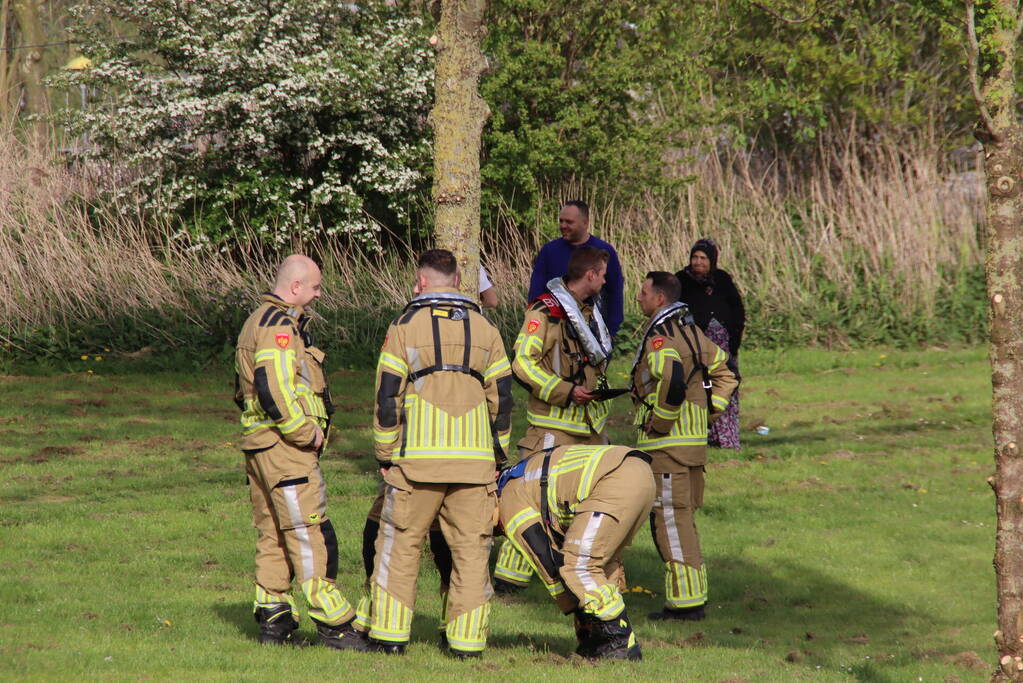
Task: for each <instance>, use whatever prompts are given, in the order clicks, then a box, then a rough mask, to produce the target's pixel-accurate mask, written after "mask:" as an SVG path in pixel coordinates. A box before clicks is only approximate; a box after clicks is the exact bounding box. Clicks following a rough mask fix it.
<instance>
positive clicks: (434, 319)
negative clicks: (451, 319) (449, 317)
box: [408, 304, 485, 385]
mask: <svg viewBox="0 0 1023 683" xmlns="http://www.w3.org/2000/svg"><path fill="white" fill-rule="evenodd" d="M425 307H426V306H425V304H424V305H422V308H425ZM436 308H437V306H436V305H431V306H430V322H431V324H432V327H433V358H434V364H433V365H431V366H430V367H427V368H423V369H421V370H416V371H415V372H410V373H409V375H408V380H409V381H410V382H415V381H416V380H420V379H422V378H423V377H426V376H427V375H432V374H433V373H435V372H460V373H462V374H465V375H469V376H470V377H472V378H473V379H475V380H476V381H477V382H479V383H480V384H481V385H483V384H484V383H485V380H484V379H483V374H482V373H480V372H479V371H478V370H476V369H474V368H471V367H469V357H470V354H471V352H472V327H471V321H470V320H469V315H468V313H466V312H465V311H464V310H463V309H460V308H456V309H455V310H459V311H461V313H462V315H461V319H462V330H463V332H464V334H465V347H464V349H465V350H464V351H463V353H462V364H461V365H454V364H452V363H445V362H443V357H442V353H443V352H442V347H441V343H440V318H441V317H442V316H438V315H434V310H435V309H436Z"/></svg>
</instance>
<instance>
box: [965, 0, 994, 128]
mask: <svg viewBox="0 0 1023 683" xmlns="http://www.w3.org/2000/svg"><path fill="white" fill-rule="evenodd" d="M965 5H966V45H965V46H964V47H963V49H964V50H965V51H966V61H967V64H968V66H969V69H968V71H969V74H970V88H972V89H973V99H975V100H976V101H977V110H978V111H979V112H980V118H981V120H982V121H983V122H984V126H985V127H987V131H988V133H989V134H991V136H992V137H997V136H996V135H995V131H996V128H995V120H994V119H993V118H992V117H991V112H990V110H988V108H987V102H985V101H984V94H983V93H982V92H981V87H980V44H979V43H978V42H977V26H976V22H975V17H974V8H973V0H966V2H965Z"/></svg>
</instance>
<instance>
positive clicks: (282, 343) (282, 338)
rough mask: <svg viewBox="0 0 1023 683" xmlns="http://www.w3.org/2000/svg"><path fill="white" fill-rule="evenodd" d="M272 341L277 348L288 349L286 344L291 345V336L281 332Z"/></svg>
mask: <svg viewBox="0 0 1023 683" xmlns="http://www.w3.org/2000/svg"><path fill="white" fill-rule="evenodd" d="M274 341H276V342H277V346H279V347H281V348H282V349H286V348H288V344H290V343H291V335H290V334H285V333H284V332H281V333H280V334H278V335H277V336H275V337H274Z"/></svg>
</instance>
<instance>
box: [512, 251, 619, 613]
mask: <svg viewBox="0 0 1023 683" xmlns="http://www.w3.org/2000/svg"><path fill="white" fill-rule="evenodd" d="M609 257H610V255H609V254H608V252H606V251H604V250H603V249H597V248H595V247H587V246H582V247H577V248H576V249H575V251H573V252H572V256H571V257H570V258H569V260H568V273H567V275H565V277H564V278H554V279H553V280H551V281H550V282H548V283H547V288H546V290H545V291H544V292H543V293H542V294H541V295H540V296H539V297H538V298H537V299H536V300H535V301H534V302H533V303H532V305H530V306H529V308H527V309H526V316H525V321H524V322H523V323H522V329H521V330H520V331H519V335H518V339H517V340H516V342H515V360H514V362H513V363H512V372H513V373H514V374H515V379H516V380H517V381H518V382H519V383H520V384H522V385H523V386H524V387H525V388H526V390H527V391H529V402H528V404H527V406H526V419H527V421H528V423H529V427H528V428H527V430H526V435H525V436H524V437H523V438H522V439H521V440H520V441H519V444H518V445H519V457H523V458H524V457H528V456H529V455H530V454H532V453H535V452H537V451H539V450H542V449H546V448H551V447H553V446H563V445H575V444H606V443H607V436H606V435H605V425H606V423H607V415H608V406H607V404H606V403H604V402H603V401H597V400H595V399H596V396H595V395H594V394H593V393H592V392H593V391H594V390H595V389H597V388H598V387H599V386H600V385H602V384H606V379H605V378H604V372H605V371H606V369H607V363H608V360H609V358H610V356H611V335H610V333H609V332H608V329H607V326H606V325H605V324H604V319H603V318H602V317H601V315H600V311H599V310H598V309H597V308H596V307H595V306H594V298H595V297H596V296H597V295H598V294H599V293H600V290H601V288H602V287H603V286H604V277H605V275H606V274H607V263H608V258H609ZM532 575H533V570H532V568H531V567H530V565H529V563H528V562H527V561H526V559H525V558H524V557H523V556H522V555H520V554H519V553H517V552H516V551H515V549H514V546H512V545H511V544H510V543H504V544H502V546H501V550H500V552H499V553H498V556H497V564H496V566H495V568H494V587H495V589H496V590H497V591H498V592H501V593H512V592H515V591H517V590H520V589H522V588H524V587H525V586H526V585H527V584H528V583H529V579H530V577H531V576H532Z"/></svg>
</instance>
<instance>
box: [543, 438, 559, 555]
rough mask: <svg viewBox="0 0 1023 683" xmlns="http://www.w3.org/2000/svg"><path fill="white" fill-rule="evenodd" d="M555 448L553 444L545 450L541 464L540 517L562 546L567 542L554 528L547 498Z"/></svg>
mask: <svg viewBox="0 0 1023 683" xmlns="http://www.w3.org/2000/svg"><path fill="white" fill-rule="evenodd" d="M555 448H556V447H555V446H551V447H550V448H548V449H547V450H545V451H544V453H543V463H542V464H541V465H540V519H542V520H543V525H544V528H545V529H546V530H547V533H548V534H550V536H551V538H552V539H553V540H554V541H555V542H556V543H557V544H558V545H559V546H560V545H562V544H563V543H564V542H565V537H564V536H563V535H562V534H560V533H558V532H557V531H556V530H555V529H554V520H553V519H552V518H551V506H550V502H549V501H548V499H547V489H548V483H549V482H550V473H551V454H552V453H553V452H554V449H555Z"/></svg>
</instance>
